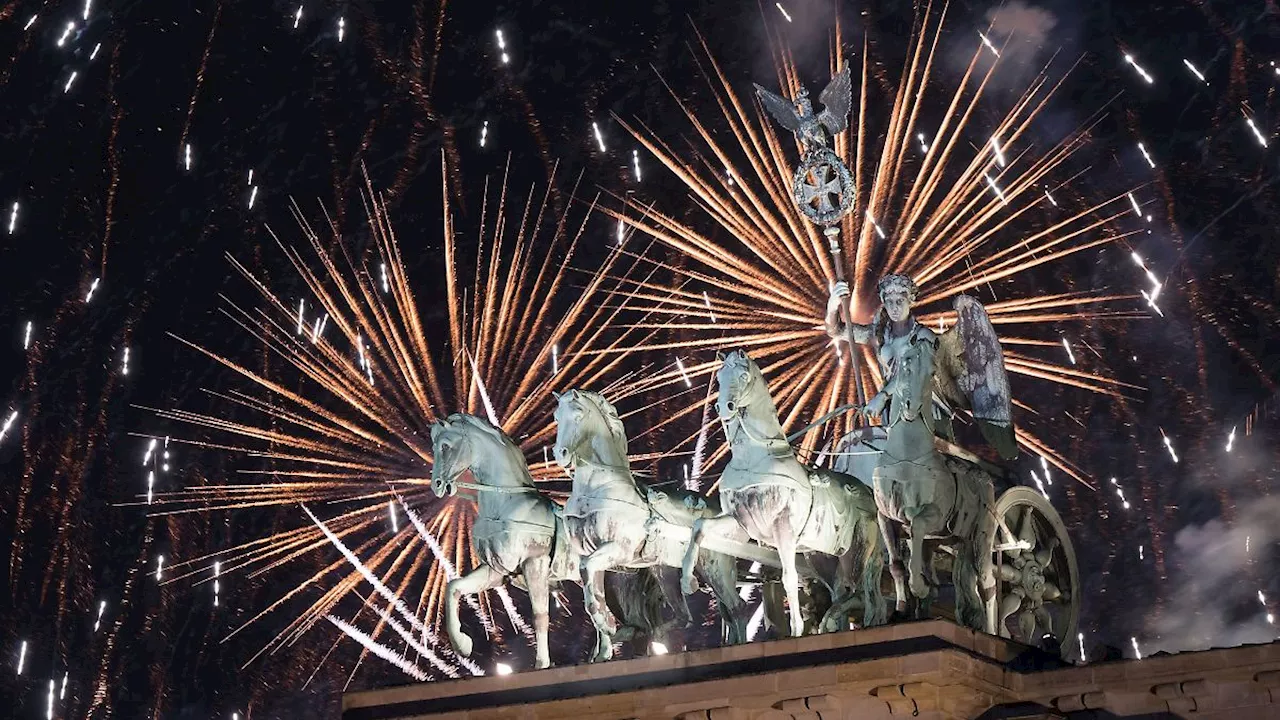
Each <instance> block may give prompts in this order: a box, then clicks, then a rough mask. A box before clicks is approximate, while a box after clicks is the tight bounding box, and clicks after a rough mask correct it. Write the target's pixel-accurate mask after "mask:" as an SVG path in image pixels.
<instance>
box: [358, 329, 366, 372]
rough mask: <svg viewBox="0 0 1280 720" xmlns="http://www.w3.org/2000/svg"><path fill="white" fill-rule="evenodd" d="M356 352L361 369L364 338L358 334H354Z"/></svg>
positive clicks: (362, 366) (362, 367) (362, 365)
mask: <svg viewBox="0 0 1280 720" xmlns="http://www.w3.org/2000/svg"><path fill="white" fill-rule="evenodd" d="M356 352H357V353H358V354H359V357H358V361H359V363H360V369H361V370H363V369H364V362H365V361H364V338H362V337H360V336H359V335H356Z"/></svg>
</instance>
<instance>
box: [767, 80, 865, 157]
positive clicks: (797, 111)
mask: <svg viewBox="0 0 1280 720" xmlns="http://www.w3.org/2000/svg"><path fill="white" fill-rule="evenodd" d="M756 95H757V96H758V97H759V98H760V103H761V104H762V105H764V107H765V109H766V110H768V111H769V114H770V115H772V116H773V117H774V118H775V119H776V120H777V121H778V123H779V124H780V125H782V127H784V128H786V129H788V130H790V131H791V132H793V133H795V135H796V137H798V138H800V143H801V145H803V146H804V151H805V153H810V152H814V151H816V150H818V149H822V148H830V146H831V139H832V138H833V137H835V134H836V133H838V132H840V131H841V130H844V129H845V128H846V127H848V126H849V110H850V109H851V108H852V107H853V80H852V78H851V77H850V75H849V66H848V65H846V66H845V68H844V69H843V70H841V71H840V72H838V73H836V76H835V77H833V78H831V82H830V83H828V84H827V87H826V89H824V90H823V91H822V94H821V95H819V96H818V101H819V102H821V103H822V112H820V113H818V114H817V115H814V114H813V105H812V104H811V103H810V102H809V91H808V90H806V89H804V88H800V92H799V93H798V94H797V95H796V99H795V101H794V102H792V101H790V100H787V99H786V98H784V97H782V96H781V95H778V94H776V93H772V92H769V91H768V90H765V89H764V88H762V87H760V86H759V85H756Z"/></svg>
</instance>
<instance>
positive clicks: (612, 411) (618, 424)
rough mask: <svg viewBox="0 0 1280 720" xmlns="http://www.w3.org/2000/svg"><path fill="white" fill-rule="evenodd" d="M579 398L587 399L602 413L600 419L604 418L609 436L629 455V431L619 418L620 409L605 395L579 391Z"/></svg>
mask: <svg viewBox="0 0 1280 720" xmlns="http://www.w3.org/2000/svg"><path fill="white" fill-rule="evenodd" d="M578 396H579V397H582V398H585V399H586V400H587V401H588V402H590V403H591V405H592V406H593V407H595V409H596V412H598V413H600V417H602V418H604V424H605V427H606V428H608V430H609V434H611V435H613V437H614V438H615V439H616V440H617V441H618V442H619V443H620V444H621V445H622V453H623V455H625V454H626V453H627V430H626V428H625V427H623V425H622V418H620V417H618V409H617V408H615V407H614V406H613V403H611V402H609V400H608V399H607V398H605V396H604V395H601V394H600V393H597V392H591V391H590V390H579V391H578Z"/></svg>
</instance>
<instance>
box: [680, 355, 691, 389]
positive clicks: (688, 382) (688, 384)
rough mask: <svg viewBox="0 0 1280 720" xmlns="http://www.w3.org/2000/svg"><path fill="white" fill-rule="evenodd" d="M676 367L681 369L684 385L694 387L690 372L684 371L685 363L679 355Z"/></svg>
mask: <svg viewBox="0 0 1280 720" xmlns="http://www.w3.org/2000/svg"><path fill="white" fill-rule="evenodd" d="M676 368H678V369H679V370H680V377H682V378H684V386H685V387H687V388H691V387H693V383H692V382H691V381H690V380H689V374H688V373H686V372H685V371H684V363H683V362H681V360H680V358H679V357H677V358H676Z"/></svg>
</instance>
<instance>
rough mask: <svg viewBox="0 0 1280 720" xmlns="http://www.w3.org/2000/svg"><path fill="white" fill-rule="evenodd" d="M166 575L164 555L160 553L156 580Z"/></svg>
mask: <svg viewBox="0 0 1280 720" xmlns="http://www.w3.org/2000/svg"><path fill="white" fill-rule="evenodd" d="M162 577H164V556H163V555H160V556H159V557H157V558H156V580H159V579H160V578H162Z"/></svg>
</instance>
